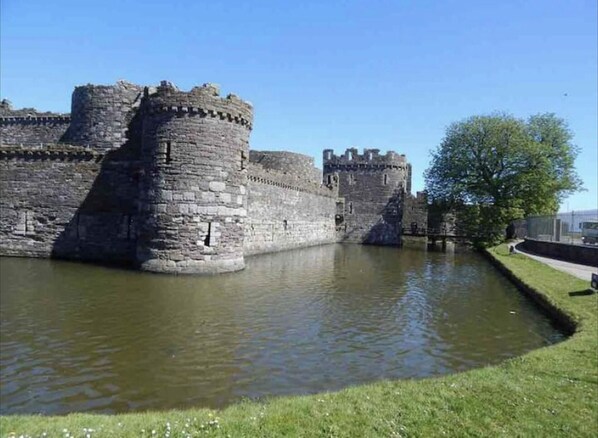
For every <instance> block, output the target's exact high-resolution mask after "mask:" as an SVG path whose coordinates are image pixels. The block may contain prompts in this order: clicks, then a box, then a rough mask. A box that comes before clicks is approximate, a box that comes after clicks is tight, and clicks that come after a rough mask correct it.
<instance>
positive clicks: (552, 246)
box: [521, 238, 598, 267]
mask: <svg viewBox="0 0 598 438" xmlns="http://www.w3.org/2000/svg"><path fill="white" fill-rule="evenodd" d="M521 246H522V247H523V249H524V250H526V251H529V252H531V253H534V254H537V255H540V256H546V257H550V258H554V259H558V260H563V261H566V262H571V263H579V264H580V265H586V266H597V267H598V246H597V245H570V244H568V243H560V242H547V241H545V240H536V239H527V238H526V239H525V240H524V241H523V242H522V243H521Z"/></svg>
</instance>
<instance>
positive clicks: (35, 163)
mask: <svg viewBox="0 0 598 438" xmlns="http://www.w3.org/2000/svg"><path fill="white" fill-rule="evenodd" d="M132 166H134V163H132V162H111V161H110V160H109V159H108V160H107V159H106V158H105V157H104V156H103V155H99V154H96V153H92V152H91V151H86V150H84V149H82V148H73V147H69V148H65V147H50V148H46V149H43V150H39V149H33V150H31V149H23V148H7V147H3V148H2V149H1V150H0V195H1V196H0V255H12V256H28V257H52V256H53V257H60V258H68V259H77V260H93V261H104V262H125V263H128V262H131V261H132V255H133V250H134V238H135V237H134V236H135V232H134V230H133V229H132V228H133V227H134V222H135V217H134V215H135V208H134V201H133V200H134V195H135V193H136V183H135V181H134V180H133V176H132V175H133V174H134V172H133V170H132V168H131V167H132Z"/></svg>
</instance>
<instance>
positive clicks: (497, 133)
mask: <svg viewBox="0 0 598 438" xmlns="http://www.w3.org/2000/svg"><path fill="white" fill-rule="evenodd" d="M572 137H573V135H572V133H571V131H570V130H569V128H568V126H567V124H566V122H565V121H564V120H563V119H560V118H558V117H556V116H555V115H554V114H538V115H534V116H531V117H530V118H529V119H528V120H521V119H518V118H515V117H513V116H510V115H507V114H493V115H489V116H473V117H470V118H468V119H466V120H463V121H460V122H457V123H453V124H452V125H450V126H449V128H448V129H447V131H446V135H445V137H444V139H443V140H442V142H441V144H440V145H439V147H438V148H437V150H436V151H435V152H433V154H432V163H431V166H430V168H429V169H428V170H427V171H426V174H425V178H426V188H427V191H428V196H429V197H430V199H432V200H433V201H436V202H440V203H443V204H445V205H449V206H451V207H452V208H457V209H459V208H460V209H461V210H462V212H463V214H462V217H463V220H462V222H463V223H464V225H465V226H466V227H469V229H468V230H466V231H468V232H469V233H470V234H471V233H473V234H476V233H477V234H480V235H481V234H492V233H495V234H496V231H497V230H498V229H499V228H500V227H504V226H506V224H508V222H510V221H511V220H514V219H518V218H521V217H524V216H527V215H533V214H552V213H555V212H556V211H557V209H558V207H559V204H560V202H561V201H562V200H563V198H564V197H565V196H567V195H569V194H571V193H573V192H575V191H577V190H580V189H581V187H582V184H581V180H580V178H579V177H578V175H577V173H576V171H575V168H574V161H575V157H576V156H577V153H578V150H577V148H576V146H575V145H573V144H572V142H571V140H572ZM484 224H486V225H487V226H484ZM476 227H477V228H476ZM473 228H476V229H475V230H474V229H473ZM490 228H491V229H492V230H490ZM503 229H504V228H503ZM491 240H492V238H491Z"/></svg>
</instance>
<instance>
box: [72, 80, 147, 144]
mask: <svg viewBox="0 0 598 438" xmlns="http://www.w3.org/2000/svg"><path fill="white" fill-rule="evenodd" d="M142 95H143V87H141V86H139V85H134V84H130V83H128V82H124V81H119V82H117V83H116V85H83V86H79V87H76V88H75V91H73V97H72V100H71V124H70V126H69V128H68V130H67V131H66V133H65V135H64V136H63V138H62V142H64V143H70V144H74V145H80V146H87V147H90V148H92V149H96V150H99V151H107V150H110V149H116V148H118V147H120V146H121V145H122V144H123V143H125V141H126V139H127V129H128V126H129V123H130V122H131V120H132V119H133V117H134V115H135V112H136V111H137V109H138V107H139V104H140V102H141V97H142Z"/></svg>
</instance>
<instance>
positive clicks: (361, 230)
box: [0, 81, 427, 273]
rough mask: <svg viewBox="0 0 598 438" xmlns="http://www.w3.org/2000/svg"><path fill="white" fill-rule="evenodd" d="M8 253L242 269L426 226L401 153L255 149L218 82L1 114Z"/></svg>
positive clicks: (397, 239)
mask: <svg viewBox="0 0 598 438" xmlns="http://www.w3.org/2000/svg"><path fill="white" fill-rule="evenodd" d="M0 122H1V123H0V126H1V129H2V147H0V166H1V170H2V179H1V181H0V183H1V186H0V188H1V189H2V192H3V194H5V195H4V196H3V197H2V200H1V208H2V216H1V218H0V239H1V240H0V254H3V255H16V256H34V257H50V256H54V257H61V258H72V259H81V260H97V261H105V262H118V263H129V264H133V265H136V266H138V267H139V268H141V269H143V270H148V271H154V272H168V273H218V272H228V271H235V270H239V269H242V268H243V267H244V266H245V260H244V256H245V255H252V254H259V253H264V252H275V251H280V250H283V249H289V248H298V247H303V246H312V245H318V244H322V243H333V242H337V241H350V242H358V243H371V244H379V245H398V244H400V243H401V233H402V228H403V224H409V225H408V226H409V227H411V228H412V229H413V228H414V227H415V229H426V226H427V217H426V200H425V197H424V196H423V195H422V194H418V195H417V196H416V197H412V196H411V195H410V191H411V165H410V164H409V163H407V161H406V158H405V156H404V155H398V154H396V153H394V152H388V153H387V154H385V155H382V154H380V153H379V150H377V149H366V150H365V151H364V153H363V154H362V155H359V154H358V152H357V150H356V149H348V150H347V151H346V153H345V154H344V155H342V156H336V155H334V154H333V152H332V151H331V150H325V151H324V173H323V174H322V172H321V171H320V170H318V169H316V168H315V167H314V161H313V159H312V158H311V157H307V156H304V155H300V154H295V153H292V152H260V151H250V150H249V134H250V132H251V129H252V123H253V108H252V106H251V104H249V103H247V102H245V101H243V100H241V99H240V98H238V97H237V96H235V95H233V94H229V95H228V96H226V97H225V98H223V97H220V95H219V90H218V88H217V87H216V86H214V85H210V84H207V85H204V86H202V87H195V88H193V89H192V90H191V91H189V92H182V91H179V90H178V89H177V88H176V87H174V86H173V85H172V84H170V83H168V82H165V81H164V82H162V83H161V84H160V86H158V87H141V86H138V85H133V84H129V83H126V82H118V83H117V84H116V85H114V86H98V85H86V86H81V87H77V88H75V91H74V92H73V97H72V112H71V114H70V115H62V114H51V113H43V114H42V113H37V112H36V111H35V110H27V109H25V110H13V109H11V108H10V106H9V105H8V104H7V103H6V102H3V105H2V107H1V108H0Z"/></svg>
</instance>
